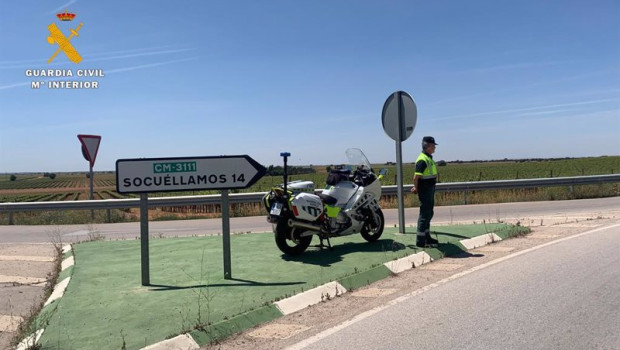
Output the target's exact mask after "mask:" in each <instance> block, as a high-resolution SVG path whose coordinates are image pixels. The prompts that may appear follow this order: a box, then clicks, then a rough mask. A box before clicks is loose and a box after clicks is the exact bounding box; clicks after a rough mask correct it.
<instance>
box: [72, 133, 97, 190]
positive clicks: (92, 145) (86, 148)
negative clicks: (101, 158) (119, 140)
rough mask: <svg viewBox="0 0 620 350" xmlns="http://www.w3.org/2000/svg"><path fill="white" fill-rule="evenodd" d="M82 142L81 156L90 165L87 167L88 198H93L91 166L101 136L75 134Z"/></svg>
mask: <svg viewBox="0 0 620 350" xmlns="http://www.w3.org/2000/svg"><path fill="white" fill-rule="evenodd" d="M77 137H78V139H79V140H80V142H81V143H82V156H84V159H86V160H87V161H88V163H89V165H90V167H89V173H88V178H89V183H90V196H89V197H88V199H90V200H92V199H94V193H93V177H94V176H93V166H94V165H95V159H97V152H99V144H100V143H101V136H99V135H78V136H77Z"/></svg>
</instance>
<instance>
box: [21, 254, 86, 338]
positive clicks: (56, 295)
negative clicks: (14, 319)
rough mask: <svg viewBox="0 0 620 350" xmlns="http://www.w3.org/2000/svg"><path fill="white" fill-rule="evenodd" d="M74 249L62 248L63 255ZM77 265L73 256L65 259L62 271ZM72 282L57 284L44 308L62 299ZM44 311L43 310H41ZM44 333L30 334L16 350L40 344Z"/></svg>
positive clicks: (38, 331) (37, 331) (42, 330)
mask: <svg viewBox="0 0 620 350" xmlns="http://www.w3.org/2000/svg"><path fill="white" fill-rule="evenodd" d="M71 250H72V247H71V245H70V244H67V245H65V246H63V247H62V254H67V253H69V252H71ZM74 264H75V260H74V258H73V255H71V256H70V257H68V258H66V259H64V260H63V261H62V263H61V265H60V271H61V272H62V271H64V270H65V269H67V268H69V267H71V266H73V265H74ZM70 281H71V277H67V278H65V279H64V280H62V281H60V282H59V283H57V284H56V285H55V286H54V288H53V289H52V294H51V295H50V296H49V298H47V301H45V304H43V308H45V307H46V306H47V305H49V304H51V303H53V302H54V301H56V300H58V299H60V298H61V297H62V296H63V295H64V293H65V290H66V289H67V286H68V285H69V282H70ZM41 310H43V309H41ZM43 332H45V329H44V328H41V329H38V330H36V331H35V332H34V333H32V334H30V335H29V336H27V337H26V338H24V339H23V340H22V341H21V342H20V343H19V344H18V345H17V347H16V348H15V349H16V350H26V349H28V348H30V347H31V346H34V345H35V344H36V343H38V342H39V339H41V336H42V335H43Z"/></svg>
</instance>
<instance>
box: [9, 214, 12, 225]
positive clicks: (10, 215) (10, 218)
mask: <svg viewBox="0 0 620 350" xmlns="http://www.w3.org/2000/svg"><path fill="white" fill-rule="evenodd" d="M9 225H13V212H9Z"/></svg>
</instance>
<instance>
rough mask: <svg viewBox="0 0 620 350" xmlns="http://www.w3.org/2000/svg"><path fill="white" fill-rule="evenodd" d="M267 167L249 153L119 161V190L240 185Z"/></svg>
mask: <svg viewBox="0 0 620 350" xmlns="http://www.w3.org/2000/svg"><path fill="white" fill-rule="evenodd" d="M266 172H267V170H266V169H265V167H264V166H262V165H260V164H259V163H258V162H256V161H255V160H254V159H252V158H250V156H248V155H239V156H220V157H183V158H138V159H119V160H117V161H116V191H117V192H118V193H147V192H176V191H198V190H227V189H241V188H247V187H250V186H252V185H253V184H254V183H256V181H258V180H259V179H260V178H261V177H263V176H264V175H265V173H266Z"/></svg>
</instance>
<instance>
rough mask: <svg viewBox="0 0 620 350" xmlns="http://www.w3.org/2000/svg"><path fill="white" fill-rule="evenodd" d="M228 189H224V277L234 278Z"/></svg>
mask: <svg viewBox="0 0 620 350" xmlns="http://www.w3.org/2000/svg"><path fill="white" fill-rule="evenodd" d="M228 203H229V202H228V190H223V191H222V249H223V250H224V279H227V280H228V279H231V278H232V271H231V270H232V268H231V262H230V261H231V259H230V212H229V207H228Z"/></svg>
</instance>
